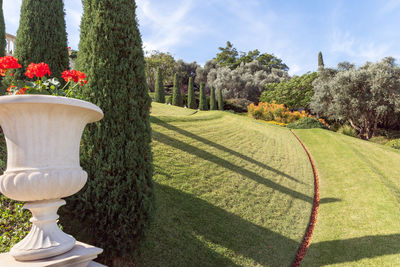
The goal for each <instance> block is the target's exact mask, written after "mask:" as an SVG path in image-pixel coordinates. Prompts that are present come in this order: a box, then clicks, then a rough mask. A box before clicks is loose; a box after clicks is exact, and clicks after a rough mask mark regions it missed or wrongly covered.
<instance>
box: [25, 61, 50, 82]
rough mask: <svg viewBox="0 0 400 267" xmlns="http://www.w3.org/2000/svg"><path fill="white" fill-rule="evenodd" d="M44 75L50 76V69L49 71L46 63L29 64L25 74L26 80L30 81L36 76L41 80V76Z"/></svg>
mask: <svg viewBox="0 0 400 267" xmlns="http://www.w3.org/2000/svg"><path fill="white" fill-rule="evenodd" d="M46 74H48V75H49V76H50V75H51V72H50V69H49V65H47V64H46V63H43V62H41V63H38V64H35V63H31V64H29V66H28V68H27V71H26V73H25V76H27V77H28V78H30V79H32V78H33V76H36V77H38V78H42V77H43V76H45V75H46Z"/></svg>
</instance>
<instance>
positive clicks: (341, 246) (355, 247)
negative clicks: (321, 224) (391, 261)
mask: <svg viewBox="0 0 400 267" xmlns="http://www.w3.org/2000/svg"><path fill="white" fill-rule="evenodd" d="M399 253H400V234H391V235H372V236H363V237H358V238H350V239H345V240H333V241H325V242H319V243H311V246H310V248H309V251H308V254H309V257H307V256H306V261H305V263H306V266H321V265H329V264H336V263H345V262H352V261H357V260H362V259H365V258H374V257H379V256H383V255H392V254H399Z"/></svg>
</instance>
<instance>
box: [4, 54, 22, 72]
mask: <svg viewBox="0 0 400 267" xmlns="http://www.w3.org/2000/svg"><path fill="white" fill-rule="evenodd" d="M21 67H22V66H21V65H20V64H18V59H16V58H15V57H12V56H5V57H0V75H1V76H5V75H6V71H7V70H9V69H18V68H21Z"/></svg>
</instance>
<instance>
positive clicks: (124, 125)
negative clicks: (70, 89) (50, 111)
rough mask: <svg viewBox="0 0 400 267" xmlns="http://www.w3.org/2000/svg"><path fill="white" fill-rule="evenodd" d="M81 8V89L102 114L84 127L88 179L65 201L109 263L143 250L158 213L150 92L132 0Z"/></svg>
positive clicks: (89, 1)
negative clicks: (83, 77) (84, 82)
mask: <svg viewBox="0 0 400 267" xmlns="http://www.w3.org/2000/svg"><path fill="white" fill-rule="evenodd" d="M38 2H39V1H38ZM83 10H84V11H83V17H82V23H81V27H82V28H81V38H80V44H79V50H80V52H79V53H78V57H79V59H78V62H79V66H78V67H79V69H80V70H81V71H83V72H85V73H86V74H87V77H88V83H87V85H86V86H85V87H82V89H81V88H80V87H79V88H78V87H77V88H78V89H79V90H80V91H79V92H77V93H78V94H80V95H81V96H82V97H83V98H84V99H85V100H88V101H90V102H92V103H94V104H97V105H99V106H100V108H101V109H102V110H103V112H104V118H103V119H102V120H101V121H100V122H98V123H96V124H90V125H88V126H87V129H86V131H85V132H84V134H83V137H82V147H81V162H82V167H83V169H85V170H86V171H87V172H88V175H89V178H88V181H87V184H86V186H85V188H84V189H83V190H82V191H81V192H79V193H77V194H75V195H74V196H72V198H71V199H70V203H71V204H69V205H67V207H66V208H67V209H69V212H71V213H73V216H74V217H77V218H80V220H81V224H82V227H81V228H83V229H84V230H86V231H85V232H86V233H87V235H86V236H93V237H94V238H93V239H92V240H90V242H91V244H94V245H97V246H100V247H102V248H103V249H104V252H103V254H104V255H103V254H102V255H103V256H102V257H103V259H105V261H106V263H110V261H112V260H113V259H116V258H119V257H123V256H125V255H129V256H131V255H132V252H133V251H138V250H137V248H138V247H139V246H140V245H141V244H142V240H143V238H144V237H145V234H146V232H147V230H148V227H149V226H150V222H151V220H152V218H153V214H154V186H153V182H152V175H153V167H152V153H151V149H150V142H151V128H150V116H149V112H150V105H151V99H150V97H149V95H148V87H147V83H146V77H145V71H144V67H145V65H144V64H145V62H144V55H143V50H142V40H141V36H140V33H139V29H138V24H137V20H136V4H135V1H132V0H84V1H83ZM82 51H83V52H84V53H82ZM84 226H85V227H84ZM72 229H73V228H72ZM75 229H76V228H75ZM67 230H68V229H67ZM80 230H82V229H80ZM82 241H85V240H82Z"/></svg>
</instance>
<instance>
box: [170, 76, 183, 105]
mask: <svg viewBox="0 0 400 267" xmlns="http://www.w3.org/2000/svg"><path fill="white" fill-rule="evenodd" d="M182 102H183V99H182V93H181V88H180V86H179V80H178V74H176V73H175V75H174V87H173V88H172V105H174V106H179V107H181V106H182V104H183V103H182Z"/></svg>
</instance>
